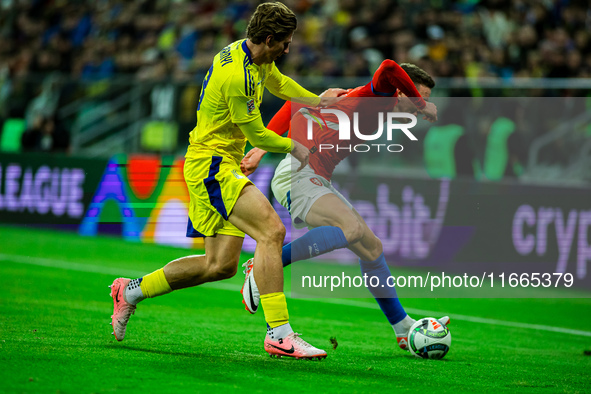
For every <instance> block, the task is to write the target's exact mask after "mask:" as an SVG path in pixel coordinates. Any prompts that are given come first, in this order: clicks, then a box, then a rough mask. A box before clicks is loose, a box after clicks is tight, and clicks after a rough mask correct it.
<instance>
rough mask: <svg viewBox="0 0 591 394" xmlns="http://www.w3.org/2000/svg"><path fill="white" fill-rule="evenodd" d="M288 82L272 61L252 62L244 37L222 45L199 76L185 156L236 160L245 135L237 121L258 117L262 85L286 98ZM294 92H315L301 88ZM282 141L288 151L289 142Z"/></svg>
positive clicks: (242, 152)
mask: <svg viewBox="0 0 591 394" xmlns="http://www.w3.org/2000/svg"><path fill="white" fill-rule="evenodd" d="M289 82H293V81H292V80H291V79H290V78H288V77H286V76H284V75H283V74H281V73H280V72H279V70H278V69H277V67H276V66H275V63H274V62H273V63H270V64H263V65H260V66H258V65H256V64H254V63H253V62H252V58H251V54H250V50H249V49H248V46H247V45H246V39H244V40H240V41H236V42H234V43H232V44H230V45H228V46H226V47H225V48H224V49H222V50H221V51H220V52H219V53H218V54H217V55H216V56H215V57H214V59H213V64H212V65H211V67H210V68H209V71H208V72H207V74H206V76H205V79H204V80H203V85H202V87H201V94H200V96H199V102H198V103H197V125H196V126H195V128H194V129H193V130H192V131H191V133H190V136H189V142H190V146H189V149H188V151H187V157H202V156H211V155H217V156H223V157H226V158H228V159H233V160H234V161H235V162H236V163H240V160H242V157H243V156H244V148H245V146H246V137H245V136H244V133H243V132H242V131H241V130H240V128H239V127H238V126H237V125H238V124H241V123H248V122H251V121H253V120H255V119H257V118H260V116H261V113H260V110H259V107H260V104H261V101H262V99H263V91H264V88H265V86H267V88H268V89H269V90H270V91H271V92H272V93H274V94H275V95H277V96H279V97H282V98H288V97H284V96H285V93H286V92H285V86H286V85H293V84H290V83H289ZM298 87H299V85H298ZM298 94H302V95H306V96H315V95H313V94H310V93H309V92H307V91H305V90H304V89H303V88H301V91H298ZM286 141H288V140H286ZM284 144H285V151H286V152H289V150H290V142H289V141H288V142H286V143H284Z"/></svg>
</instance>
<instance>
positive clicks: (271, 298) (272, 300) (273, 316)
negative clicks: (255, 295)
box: [261, 293, 289, 328]
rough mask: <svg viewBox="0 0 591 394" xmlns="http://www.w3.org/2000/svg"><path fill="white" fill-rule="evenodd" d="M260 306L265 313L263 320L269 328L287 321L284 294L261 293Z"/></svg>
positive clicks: (287, 314)
mask: <svg viewBox="0 0 591 394" xmlns="http://www.w3.org/2000/svg"><path fill="white" fill-rule="evenodd" d="M261 306H262V307H263V312H264V313H265V320H266V321H267V324H268V325H269V327H271V328H275V327H278V326H281V325H283V324H286V323H287V322H288V321H289V313H287V303H286V302H285V294H283V293H269V294H262V295H261Z"/></svg>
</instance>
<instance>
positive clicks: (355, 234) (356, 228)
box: [341, 220, 363, 244]
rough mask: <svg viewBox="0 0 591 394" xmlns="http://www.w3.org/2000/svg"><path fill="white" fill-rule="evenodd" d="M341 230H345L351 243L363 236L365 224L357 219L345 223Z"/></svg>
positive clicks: (346, 236) (344, 232)
mask: <svg viewBox="0 0 591 394" xmlns="http://www.w3.org/2000/svg"><path fill="white" fill-rule="evenodd" d="M341 230H343V234H345V238H346V239H347V242H349V244H353V243H355V242H358V241H360V240H361V238H362V237H363V226H362V225H361V223H359V222H358V221H356V220H355V221H350V222H348V223H345V225H343V227H341Z"/></svg>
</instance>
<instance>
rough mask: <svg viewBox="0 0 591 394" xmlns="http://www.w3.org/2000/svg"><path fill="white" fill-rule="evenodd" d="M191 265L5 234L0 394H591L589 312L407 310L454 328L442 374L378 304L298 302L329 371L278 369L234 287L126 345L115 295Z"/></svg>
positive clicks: (481, 305)
mask: <svg viewBox="0 0 591 394" xmlns="http://www.w3.org/2000/svg"><path fill="white" fill-rule="evenodd" d="M187 253H188V251H187V250H185V249H177V248H173V247H164V246H157V245H145V244H137V243H130V242H125V241H123V240H121V239H115V238H107V237H98V238H84V237H79V236H77V235H75V234H71V233H59V232H50V231H45V230H34V229H26V228H10V227H0V274H1V277H2V285H1V286H0V365H1V368H0V392H3V393H56V392H60V393H109V392H119V391H125V392H141V393H168V392H170V393H182V392H190V393H193V392H252V391H255V392H266V393H269V392H271V393H272V392H303V391H309V392H317V391H319V392H371V393H375V392H401V391H421V392H422V391H427V392H458V391H459V392H542V393H562V392H567V393H577V392H579V393H584V392H590V391H591V357H590V356H585V355H584V350H586V349H587V350H591V313H590V312H591V300H589V299H408V300H403V305H405V307H406V308H407V309H408V310H409V311H410V312H411V313H410V314H411V316H413V317H423V316H421V315H420V314H417V313H413V312H412V311H413V310H414V311H417V310H428V311H435V312H437V313H439V314H440V315H444V314H449V315H450V316H451V318H452V323H451V325H450V329H451V332H452V336H453V340H452V348H451V350H450V353H449V354H448V355H447V356H446V358H445V359H444V360H441V361H433V360H421V359H417V358H414V357H412V356H410V355H409V354H408V353H407V352H403V351H401V350H399V349H398V347H397V345H396V340H395V337H394V333H393V331H392V328H391V327H390V326H389V325H388V323H387V321H386V320H385V318H384V316H383V315H382V314H381V312H380V311H379V310H378V309H377V306H376V305H375V301H373V300H371V299H359V300H343V301H339V300H328V301H326V300H304V299H289V297H288V306H289V312H290V316H291V322H292V325H293V326H294V328H295V329H296V330H297V331H298V332H301V333H303V334H304V335H303V338H304V339H306V340H308V341H309V342H311V343H312V344H314V345H316V346H318V347H323V348H324V349H326V350H327V352H328V358H327V359H326V360H323V361H305V360H293V359H286V358H283V359H271V358H269V356H268V355H267V354H266V352H265V351H264V350H263V346H262V343H263V339H264V335H265V322H264V316H263V314H262V313H258V314H257V315H254V316H251V315H249V314H248V313H247V312H246V311H245V310H244V309H243V305H242V303H241V295H240V292H239V290H240V287H241V285H242V280H243V276H242V275H241V274H238V275H236V277H235V278H233V279H231V280H228V281H225V282H219V283H216V284H212V285H206V286H203V287H199V288H193V289H186V290H182V291H178V292H173V293H171V294H169V295H167V296H164V297H159V298H155V299H151V300H147V301H145V302H143V303H142V304H140V305H139V306H138V309H137V312H136V314H135V315H134V316H132V318H131V319H130V324H129V326H128V330H127V334H126V338H125V340H124V341H123V342H120V343H118V342H117V341H116V340H115V338H114V337H113V336H112V335H111V326H110V325H109V322H110V315H111V311H112V300H111V298H110V297H109V295H108V294H109V289H108V287H107V286H108V285H109V284H111V282H112V280H113V279H114V278H115V277H117V276H132V277H133V276H138V275H141V274H143V273H148V272H151V271H153V270H155V269H157V268H160V267H161V266H163V265H164V264H165V263H166V262H168V261H170V260H172V259H175V258H178V257H180V256H183V255H186V254H187ZM248 257H249V256H247V255H244V256H243V259H244V260H245V259H246V258H248ZM286 283H287V284H289V270H286ZM436 317H438V316H436ZM479 319H484V320H480V321H481V322H478V321H479ZM522 324H537V325H539V326H540V327H538V328H532V327H524V326H522ZM565 329H566V330H565ZM569 329H570V330H578V331H579V332H578V334H576V333H569V332H567V330H569ZM585 333H587V334H585ZM333 336H334V337H336V338H337V340H338V344H339V345H338V347H337V348H336V350H333V348H332V346H331V344H330V342H329V338H330V337H333ZM245 390H246V391H245Z"/></svg>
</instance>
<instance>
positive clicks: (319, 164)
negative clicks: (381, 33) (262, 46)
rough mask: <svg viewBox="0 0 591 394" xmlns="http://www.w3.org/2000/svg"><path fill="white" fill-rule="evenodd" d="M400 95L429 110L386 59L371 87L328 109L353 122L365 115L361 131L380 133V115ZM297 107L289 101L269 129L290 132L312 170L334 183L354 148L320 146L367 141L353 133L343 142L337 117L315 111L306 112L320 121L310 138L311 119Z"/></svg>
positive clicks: (406, 78)
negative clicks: (304, 151)
mask: <svg viewBox="0 0 591 394" xmlns="http://www.w3.org/2000/svg"><path fill="white" fill-rule="evenodd" d="M399 92H402V93H404V94H405V95H406V96H408V97H409V98H410V99H411V100H412V101H413V103H414V105H415V106H416V107H417V108H418V109H423V108H425V105H426V103H425V100H423V98H422V97H421V95H420V94H419V92H418V90H417V88H416V87H415V85H414V83H413V82H412V80H411V79H410V77H409V76H408V74H407V73H406V72H405V71H404V70H403V69H402V67H400V66H399V65H398V64H397V63H396V62H394V61H393V60H385V61H384V62H382V64H381V65H380V67H379V68H378V70H377V71H376V72H375V73H374V75H373V78H372V80H371V82H369V83H368V84H367V85H364V86H359V87H357V88H355V89H351V90H349V91H348V92H347V94H346V95H345V96H344V97H345V99H343V100H342V101H341V102H339V103H338V104H336V105H335V106H331V107H327V109H338V110H341V111H343V112H345V113H346V114H347V115H348V116H349V119H351V120H353V117H352V114H353V112H359V113H362V115H363V116H360V118H361V119H360V121H359V130H360V132H361V131H370V132H372V131H374V130H376V129H377V126H378V117H377V114H378V113H379V112H387V111H390V110H392V108H393V107H394V106H395V105H396V104H397V103H398V99H397V97H398V93H399ZM356 97H358V98H367V97H374V98H376V97H382V98H388V97H390V98H391V99H389V100H388V99H383V100H363V99H358V100H355V99H354V98H356ZM293 105H294V106H295V107H294V108H292V103H291V102H290V101H288V102H286V103H285V105H283V107H282V108H281V109H280V110H279V112H277V114H276V115H275V116H274V117H273V119H271V121H270V122H269V125H268V126H267V128H269V129H270V130H272V131H274V132H275V133H277V134H279V135H281V134H283V133H285V132H286V131H287V130H289V137H291V138H293V139H294V140H296V141H298V142H300V143H301V144H303V145H304V146H306V147H307V148H308V149H310V153H311V154H310V167H311V168H312V169H313V170H314V172H315V173H316V174H318V175H320V176H322V177H324V178H326V179H328V180H330V178H331V177H332V173H333V171H334V169H335V167H336V166H337V164H339V163H340V162H341V161H342V160H343V159H344V158H345V157H347V156H349V155H350V154H351V149H330V150H322V151H320V150H319V149H318V147H320V146H321V145H324V146H327V145H332V146H335V147H341V148H345V146H344V145H348V146H349V148H350V147H351V144H357V143H359V142H362V143H363V142H365V141H362V140H360V139H358V138H357V137H356V136H355V133H352V135H351V140H349V141H340V140H339V131H338V128H336V127H334V126H332V128H331V127H330V126H331V125H334V124H338V120H337V118H336V116H335V115H332V114H320V112H319V111H318V110H317V109H313V108H307V109H306V111H307V112H308V113H309V114H310V115H312V117H314V118H316V119H318V121H319V122H318V123H317V122H313V133H312V134H313V137H312V139H308V138H307V135H308V134H307V125H308V121H309V118H311V117H310V116H309V117H305V116H304V115H303V113H302V111H300V109H301V108H303V106H302V105H299V104H295V103H294V104H293ZM292 110H293V113H294V114H295V115H294V116H293V120H292V119H291V117H292ZM297 111H299V112H297ZM373 115H376V116H373ZM364 134H365V133H364Z"/></svg>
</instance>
